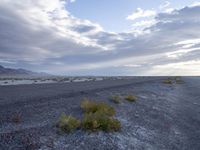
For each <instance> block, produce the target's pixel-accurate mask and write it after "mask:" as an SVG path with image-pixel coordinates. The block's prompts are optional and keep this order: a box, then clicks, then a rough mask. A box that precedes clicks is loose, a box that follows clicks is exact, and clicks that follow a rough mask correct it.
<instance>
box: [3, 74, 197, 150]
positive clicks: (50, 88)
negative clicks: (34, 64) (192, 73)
mask: <svg viewBox="0 0 200 150" xmlns="http://www.w3.org/2000/svg"><path fill="white" fill-rule="evenodd" d="M165 78H166V77H134V78H130V79H124V80H104V81H96V82H82V83H60V84H41V85H17V86H16V85H15V86H0V150H37V149H40V150H68V149H69V150H74V149H77V150H82V149H83V150H88V149H89V150H101V149H102V150H117V149H120V150H121V149H122V150H128V149H130V150H132V149H136V150H144V149H147V150H161V149H162V150H199V149H200V77H183V78H182V79H183V80H184V81H185V83H184V84H172V85H167V84H163V83H162V80H163V79H165ZM115 94H120V95H122V96H123V95H127V94H134V95H136V96H137V97H138V100H137V101H136V102H134V103H130V102H127V101H125V100H123V101H122V103H121V104H119V105H117V104H114V103H112V102H111V101H110V100H109V98H110V96H111V95H115ZM84 97H88V98H91V99H95V100H96V101H105V102H107V103H109V104H110V105H112V106H114V107H115V109H116V111H117V114H116V118H117V119H119V120H120V121H121V124H122V129H121V131H119V132H116V133H105V132H96V133H90V132H86V131H82V130H77V131H75V132H73V133H68V134H61V133H59V132H58V129H57V128H56V127H55V124H56V122H57V120H58V118H59V116H60V114H61V113H63V112H64V113H66V114H71V115H73V116H75V117H78V118H81V117H82V115H83V112H82V110H81V109H80V102H81V100H82V99H83V98H84Z"/></svg>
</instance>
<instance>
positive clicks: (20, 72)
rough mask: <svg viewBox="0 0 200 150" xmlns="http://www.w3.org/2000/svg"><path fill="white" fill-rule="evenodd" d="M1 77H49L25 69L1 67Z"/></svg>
mask: <svg viewBox="0 0 200 150" xmlns="http://www.w3.org/2000/svg"><path fill="white" fill-rule="evenodd" d="M0 76H4V77H6V76H38V77H39V76H49V74H46V73H37V72H32V71H29V70H25V69H11V68H5V67H3V66H1V65H0Z"/></svg>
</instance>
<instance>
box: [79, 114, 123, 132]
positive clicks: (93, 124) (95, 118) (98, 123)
mask: <svg viewBox="0 0 200 150" xmlns="http://www.w3.org/2000/svg"><path fill="white" fill-rule="evenodd" d="M82 125H83V128H84V129H86V130H91V131H98V130H102V131H107V132H110V131H118V130H120V128H121V124H120V122H119V121H118V120H117V119H114V118H112V117H110V116H108V115H106V114H105V113H104V112H103V111H97V112H95V113H89V114H85V115H84V119H83V122H82Z"/></svg>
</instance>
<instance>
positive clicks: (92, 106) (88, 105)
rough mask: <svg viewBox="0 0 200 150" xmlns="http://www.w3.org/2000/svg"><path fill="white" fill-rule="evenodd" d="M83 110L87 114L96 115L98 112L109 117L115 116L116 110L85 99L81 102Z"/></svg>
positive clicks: (104, 104)
mask: <svg viewBox="0 0 200 150" xmlns="http://www.w3.org/2000/svg"><path fill="white" fill-rule="evenodd" d="M81 108H82V109H83V110H84V112H85V113H95V112H97V111H101V112H104V113H105V114H106V115H108V116H114V115H115V109H114V108H113V107H111V106H109V105H107V104H106V103H103V102H101V103H97V102H95V101H90V100H88V99H84V100H83V101H82V102H81Z"/></svg>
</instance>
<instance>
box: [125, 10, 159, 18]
mask: <svg viewBox="0 0 200 150" xmlns="http://www.w3.org/2000/svg"><path fill="white" fill-rule="evenodd" d="M155 15H156V11H154V10H143V9H141V8H137V10H136V11H135V12H133V13H132V14H131V15H129V16H128V17H127V18H126V19H127V20H135V19H138V18H146V17H153V16H155Z"/></svg>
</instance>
